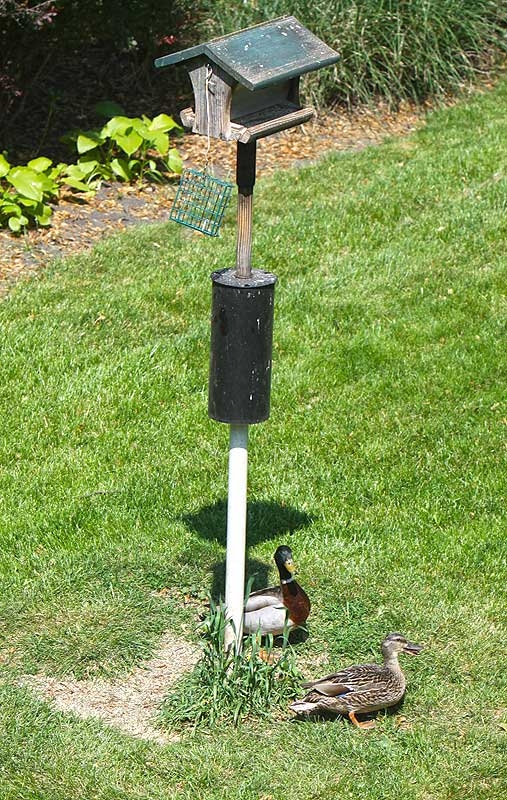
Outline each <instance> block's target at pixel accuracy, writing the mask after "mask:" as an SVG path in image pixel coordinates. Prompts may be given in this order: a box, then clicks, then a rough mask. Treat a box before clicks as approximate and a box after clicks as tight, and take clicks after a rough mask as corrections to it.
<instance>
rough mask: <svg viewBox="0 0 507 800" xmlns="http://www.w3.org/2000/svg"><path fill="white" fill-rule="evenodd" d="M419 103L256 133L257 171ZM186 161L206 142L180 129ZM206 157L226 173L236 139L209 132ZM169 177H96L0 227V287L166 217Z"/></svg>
mask: <svg viewBox="0 0 507 800" xmlns="http://www.w3.org/2000/svg"><path fill="white" fill-rule="evenodd" d="M424 114H425V110H424V109H420V108H414V107H410V106H405V107H402V108H401V109H400V110H399V111H397V112H396V113H391V112H389V111H387V110H386V109H382V108H378V109H376V110H368V109H363V110H360V111H356V112H354V113H346V112H343V111H342V112H331V113H327V114H325V115H321V116H319V117H318V118H317V119H316V120H314V121H313V122H311V123H308V124H306V125H304V126H300V127H298V128H292V129H291V130H288V131H284V132H282V133H279V134H277V135H275V136H271V137H269V138H266V139H262V140H260V141H259V144H258V153H257V174H258V177H262V176H263V175H269V174H271V173H273V172H275V171H277V170H280V169H286V168H288V167H294V166H302V165H304V164H308V163H310V162H313V161H316V160H317V159H318V158H319V157H321V156H322V155H323V154H325V153H328V152H330V151H343V150H358V149H362V148H364V147H367V146H369V145H372V144H378V143H379V142H381V141H382V140H383V139H385V138H386V137H387V136H391V135H403V134H406V133H409V132H410V131H411V130H413V129H414V128H415V127H416V126H418V125H420V124H422V122H423V120H424ZM176 145H177V147H178V149H179V150H180V152H181V153H182V155H183V158H184V162H185V165H186V166H190V165H196V166H202V165H203V164H204V159H205V155H206V149H207V143H206V140H205V139H204V138H203V137H200V136H192V135H185V136H183V137H182V138H181V139H179V140H178V141H177V142H176ZM210 148H211V149H210V154H209V159H210V163H211V164H212V165H213V167H214V171H215V174H217V175H218V176H220V177H226V178H229V179H232V180H234V174H235V158H236V146H235V144H234V143H230V142H221V141H218V140H212V141H211V143H210ZM176 185H177V184H176V182H173V183H168V184H163V185H157V184H145V185H134V186H128V185H123V184H119V183H118V184H113V185H103V186H102V187H101V189H100V190H99V191H98V192H97V194H96V195H95V196H94V197H91V198H83V196H82V195H71V194H69V195H67V196H65V197H64V198H63V199H62V200H61V201H60V203H59V204H58V206H56V207H55V209H54V215H53V222H52V224H51V226H50V227H49V228H44V229H38V230H37V229H36V230H30V231H28V232H26V233H25V234H23V235H21V236H14V235H12V234H11V233H10V232H8V231H6V230H1V231H0V295H1V294H5V293H6V292H7V291H8V289H9V287H10V286H12V284H13V283H14V282H16V281H18V280H20V279H22V278H25V277H29V276H30V275H32V274H34V273H36V272H38V271H40V270H41V269H42V268H44V266H45V265H46V264H47V263H48V262H49V261H50V260H52V259H53V258H55V257H65V256H68V255H72V254H75V253H79V252H83V251H85V250H87V249H89V248H90V247H92V246H93V244H94V243H95V242H97V241H98V240H99V239H100V238H102V237H103V236H106V235H109V234H111V233H112V232H116V231H121V230H124V229H125V228H127V227H128V226H131V225H136V224H141V223H143V224H150V223H156V222H163V221H165V220H167V218H168V215H169V211H170V208H171V204H172V201H173V198H174V195H175V192H176Z"/></svg>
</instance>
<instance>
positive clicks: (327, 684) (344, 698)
mask: <svg viewBox="0 0 507 800" xmlns="http://www.w3.org/2000/svg"><path fill="white" fill-rule="evenodd" d="M421 650H422V647H421V645H419V644H415V643H414V642H410V641H409V640H408V639H406V638H405V637H404V636H402V635H401V633H390V634H389V636H386V638H385V639H384V641H383V642H382V655H383V656H384V663H383V664H357V665H354V666H351V667H347V668H346V669H343V670H341V671H340V672H335V673H334V674H332V675H326V677H325V678H320V679H319V680H316V681H310V682H309V683H304V684H303V686H304V688H305V689H310V692H308V694H307V695H306V697H303V699H302V700H296V701H295V702H294V703H292V705H291V706H290V708H291V709H292V711H295V712H296V713H297V714H319V713H320V714H322V713H334V714H343V715H347V716H348V717H349V719H350V721H351V722H353V723H354V725H357V727H358V728H373V727H374V726H375V723H374V722H373V721H370V722H359V721H358V720H357V719H356V714H369V713H370V712H372V711H378V710H379V709H381V708H389V706H394V705H396V703H398V702H399V701H400V700H401V698H402V697H403V695H404V693H405V676H404V675H403V672H402V671H401V667H400V665H399V663H398V655H399V654H400V653H411V654H413V655H415V654H417V653H420V652H421Z"/></svg>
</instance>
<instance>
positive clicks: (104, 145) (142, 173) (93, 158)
mask: <svg viewBox="0 0 507 800" xmlns="http://www.w3.org/2000/svg"><path fill="white" fill-rule="evenodd" d="M109 108H110V106H109ZM174 130H178V131H179V130H181V128H180V126H179V125H178V124H177V123H176V122H175V121H174V120H173V119H172V117H169V116H168V115H167V114H159V115H158V116H157V117H155V118H154V119H152V120H151V119H149V118H148V117H146V116H143V117H142V118H138V117H136V118H132V119H131V118H129V117H124V116H116V117H112V118H111V119H110V120H109V121H108V122H107V123H106V125H104V127H103V128H102V129H101V130H100V131H88V132H86V133H85V132H82V131H81V132H77V133H76V134H73V135H72V136H70V137H68V138H69V140H70V141H72V142H75V145H76V147H77V152H78V154H80V157H79V159H78V161H77V163H75V164H65V163H59V164H57V165H54V164H53V162H52V160H51V159H50V158H46V157H44V156H40V157H39V158H34V159H32V160H31V161H29V162H28V164H26V165H24V166H12V165H11V164H10V163H9V161H8V160H7V158H6V156H5V154H4V155H2V154H0V227H6V226H8V227H9V228H10V230H11V231H12V232H13V233H19V232H20V231H21V230H22V229H23V228H25V227H27V226H29V225H32V224H35V225H43V226H45V225H49V224H50V222H51V216H52V213H53V210H52V204H54V203H56V202H58V199H59V197H60V191H61V189H62V188H63V187H68V188H69V189H73V190H74V191H77V192H88V193H92V192H93V191H94V189H95V188H96V187H97V186H98V185H99V183H100V181H101V180H120V181H128V182H132V181H136V180H146V179H147V178H151V179H154V180H163V179H164V178H165V177H167V173H180V172H181V167H182V162H181V156H180V154H179V153H178V151H177V149H176V148H175V147H171V146H170V138H169V132H170V131H174Z"/></svg>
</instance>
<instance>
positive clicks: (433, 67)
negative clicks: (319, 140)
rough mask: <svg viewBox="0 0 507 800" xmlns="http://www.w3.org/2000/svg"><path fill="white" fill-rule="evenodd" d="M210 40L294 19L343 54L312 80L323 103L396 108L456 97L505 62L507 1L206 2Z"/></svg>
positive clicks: (313, 95)
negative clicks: (410, 102) (273, 21)
mask: <svg viewBox="0 0 507 800" xmlns="http://www.w3.org/2000/svg"><path fill="white" fill-rule="evenodd" d="M200 6H201V8H202V9H203V11H204V16H203V23H202V26H203V28H204V30H203V35H208V36H212V35H215V36H218V35H221V34H223V33H228V32H230V31H233V30H237V29H238V28H242V27H247V26H248V25H252V24H254V23H258V22H263V21H265V20H267V19H270V18H274V17H278V16H282V15H283V14H294V15H296V16H297V17H298V19H300V21H301V22H302V23H303V24H304V25H306V26H308V27H309V28H310V29H311V30H312V31H313V32H314V33H315V34H317V36H319V37H320V38H322V39H323V40H324V41H325V42H327V44H329V45H330V46H331V47H334V48H335V49H336V50H338V51H339V52H340V54H341V59H340V61H339V62H338V63H337V64H336V65H335V66H334V67H332V68H329V69H327V70H323V71H319V73H317V74H316V75H312V76H309V77H308V79H307V80H306V94H307V95H308V96H309V97H308V99H311V100H312V101H313V102H317V103H319V104H324V103H325V104H333V103H345V104H347V105H349V106H350V105H352V104H355V103H358V102H361V103H370V102H372V101H376V100H379V99H383V100H385V101H387V102H388V103H389V104H390V105H396V104H397V103H398V102H399V101H401V100H403V99H409V100H413V101H416V102H421V101H423V100H425V99H427V98H429V97H438V96H443V95H448V94H449V93H455V92H457V91H459V90H460V89H462V88H463V87H464V86H465V85H469V84H470V83H472V82H474V81H476V80H477V78H478V77H479V76H480V75H481V74H483V73H484V72H485V71H489V70H491V69H492V68H493V67H494V66H495V65H497V64H498V63H500V61H501V60H502V59H503V57H504V55H505V52H506V49H507V3H506V2H505V0H501V2H495V0H290V1H289V0H244V2H241V3H229V2H226V0H213V3H211V2H209V0H201V3H200Z"/></svg>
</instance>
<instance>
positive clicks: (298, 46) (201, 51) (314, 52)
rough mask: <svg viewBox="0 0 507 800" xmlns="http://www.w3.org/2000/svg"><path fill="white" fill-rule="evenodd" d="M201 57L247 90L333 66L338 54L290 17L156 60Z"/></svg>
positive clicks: (165, 63)
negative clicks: (219, 68) (216, 65)
mask: <svg viewBox="0 0 507 800" xmlns="http://www.w3.org/2000/svg"><path fill="white" fill-rule="evenodd" d="M202 56H204V57H205V58H207V59H209V60H210V61H211V62H214V63H215V64H218V66H219V67H221V68H222V69H223V70H224V71H225V72H226V73H228V74H229V75H231V76H232V77H233V78H234V79H235V80H236V81H238V83H240V84H241V85H242V86H245V87H246V88H247V89H250V91H256V90H258V89H265V88H266V87H268V86H271V85H272V84H274V83H279V82H281V81H284V80H288V79H290V78H296V77H298V76H299V75H303V74H304V73H306V72H312V71H313V70H316V69H320V68H321V67H326V66H328V65H330V64H334V63H335V62H336V61H337V60H338V58H339V55H338V53H337V52H336V51H335V50H332V49H331V48H330V47H328V45H327V44H325V43H324V42H322V41H321V40H320V39H319V38H318V37H317V36H315V35H314V34H313V33H311V31H309V30H308V29H307V28H305V27H304V26H303V25H301V23H300V22H299V21H298V20H297V19H296V17H293V16H287V17H280V18H279V19H275V20H271V21H270V22H264V23H262V24H260V25H254V26H252V27H251V28H245V30H242V31H237V32H236V33H231V34H229V35H228V36H221V37H220V38H218V39H213V40H212V41H210V42H204V43H203V44H198V45H196V46H195V47H189V48H188V49H187V50H180V51H179V52H178V53H171V54H170V55H167V56H162V57H161V58H157V60H156V61H155V66H156V67H169V66H171V65H173V64H179V63H182V62H185V61H189V60H191V59H194V58H199V57H202Z"/></svg>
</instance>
